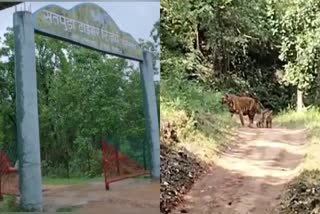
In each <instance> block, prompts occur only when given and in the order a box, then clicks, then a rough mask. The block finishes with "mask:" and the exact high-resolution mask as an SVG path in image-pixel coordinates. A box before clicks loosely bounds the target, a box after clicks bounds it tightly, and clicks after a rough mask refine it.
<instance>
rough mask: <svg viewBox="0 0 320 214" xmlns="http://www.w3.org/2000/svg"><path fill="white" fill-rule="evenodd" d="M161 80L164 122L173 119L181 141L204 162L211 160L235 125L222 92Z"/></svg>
mask: <svg viewBox="0 0 320 214" xmlns="http://www.w3.org/2000/svg"><path fill="white" fill-rule="evenodd" d="M170 81H171V80H162V83H161V92H160V109H161V112H160V118H161V123H163V122H165V121H169V122H173V123H175V125H176V127H177V128H176V131H177V135H178V138H179V140H180V142H179V143H178V144H176V145H175V146H176V147H184V148H186V149H187V150H188V151H189V152H191V153H193V154H194V155H195V156H197V157H198V158H199V159H200V160H201V161H203V162H205V163H212V161H213V160H214V157H216V154H217V153H218V151H219V150H221V148H222V147H224V146H225V145H226V144H228V142H229V139H228V137H229V136H231V135H230V134H231V133H232V132H233V128H234V127H236V123H235V122H234V120H232V119H231V117H230V113H229V112H227V111H226V108H224V107H223V106H222V104H221V102H220V101H221V95H222V93H221V92H218V91H211V90H207V89H205V88H204V87H201V86H200V85H197V84H191V83H190V82H182V83H181V84H179V83H177V81H173V82H170Z"/></svg>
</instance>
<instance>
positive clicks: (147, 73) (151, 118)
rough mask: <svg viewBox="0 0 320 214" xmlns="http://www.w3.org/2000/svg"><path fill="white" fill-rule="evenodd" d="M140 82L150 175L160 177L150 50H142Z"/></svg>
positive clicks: (157, 124)
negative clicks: (150, 166) (149, 159)
mask: <svg viewBox="0 0 320 214" xmlns="http://www.w3.org/2000/svg"><path fill="white" fill-rule="evenodd" d="M140 70H141V71H140V73H141V83H142V87H143V93H144V106H145V107H144V108H145V116H146V125H147V138H148V141H147V142H149V143H151V146H150V148H151V160H152V163H151V165H152V170H151V175H152V177H153V178H155V179H160V130H159V121H158V112H157V101H156V93H155V86H154V80H153V76H154V72H153V67H152V56H151V53H150V52H147V51H144V52H143V62H140Z"/></svg>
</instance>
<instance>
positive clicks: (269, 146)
mask: <svg viewBox="0 0 320 214" xmlns="http://www.w3.org/2000/svg"><path fill="white" fill-rule="evenodd" d="M305 147H306V131H305V130H289V129H284V128H273V129H257V128H253V129H250V128H240V130H239V138H238V139H237V141H236V142H235V145H234V146H232V148H230V149H228V150H227V151H226V152H225V153H224V154H222V156H221V158H220V159H219V160H218V161H217V162H216V165H215V166H214V167H213V168H212V170H210V172H209V173H207V174H206V175H205V176H204V177H203V178H202V179H201V180H199V181H198V182H197V183H196V184H195V185H194V187H193V188H192V190H191V191H190V192H189V194H188V195H186V196H185V202H184V203H183V204H181V205H180V206H179V207H177V209H176V210H174V211H173V212H172V213H173V214H177V213H190V214H199V213H201V214H265V213H266V214H273V213H275V211H274V208H275V206H276V204H277V203H278V202H279V196H280V193H281V191H282V189H283V187H284V185H285V184H287V183H288V182H289V181H290V180H291V179H292V178H293V177H294V176H295V175H297V173H298V172H299V171H300V168H301V163H302V160H303V156H304V150H305Z"/></svg>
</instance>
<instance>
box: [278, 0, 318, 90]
mask: <svg viewBox="0 0 320 214" xmlns="http://www.w3.org/2000/svg"><path fill="white" fill-rule="evenodd" d="M319 6H320V5H319V2H318V1H314V0H307V1H302V0H301V1H300V0H298V1H292V2H291V3H290V4H287V5H286V10H285V11H281V12H282V14H281V16H280V18H279V20H278V22H279V26H280V29H279V35H280V37H281V41H282V43H281V54H280V59H281V60H284V61H286V62H287V64H286V65H285V68H284V70H285V75H284V79H285V80H286V81H287V82H288V83H290V84H293V85H296V86H298V87H299V88H300V89H302V90H305V89H309V88H310V87H311V84H312V83H313V82H314V80H315V79H316V76H317V74H318V72H319V71H318V69H319V67H318V61H319V53H320V52H319V51H320V49H319V47H320V46H319V36H320V31H319V28H320V18H319V14H320V9H319V8H320V7H319Z"/></svg>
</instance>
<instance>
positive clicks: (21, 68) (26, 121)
mask: <svg viewBox="0 0 320 214" xmlns="http://www.w3.org/2000/svg"><path fill="white" fill-rule="evenodd" d="M13 29H14V44H15V74H16V77H15V78H16V79H15V81H16V120H17V140H18V153H19V182H20V183H19V188H20V194H21V197H20V203H21V207H22V209H24V210H26V211H42V186H41V164H40V163H41V161H40V140H39V118H38V100H37V74H36V62H35V43H34V27H33V23H32V14H31V13H30V12H27V11H19V12H15V13H14V15H13Z"/></svg>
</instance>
